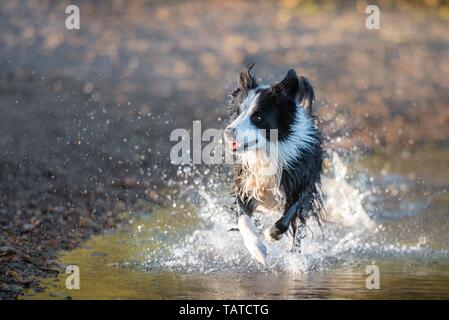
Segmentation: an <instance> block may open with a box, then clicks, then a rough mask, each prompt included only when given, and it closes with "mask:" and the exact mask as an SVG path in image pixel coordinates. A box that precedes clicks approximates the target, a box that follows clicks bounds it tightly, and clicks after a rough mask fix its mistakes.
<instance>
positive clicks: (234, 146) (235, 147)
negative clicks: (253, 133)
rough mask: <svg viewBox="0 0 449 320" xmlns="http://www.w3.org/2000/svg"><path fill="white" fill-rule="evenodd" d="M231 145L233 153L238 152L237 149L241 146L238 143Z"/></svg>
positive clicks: (231, 143)
mask: <svg viewBox="0 0 449 320" xmlns="http://www.w3.org/2000/svg"><path fill="white" fill-rule="evenodd" d="M229 144H230V145H231V150H232V151H235V150H237V148H238V147H239V144H238V143H237V142H230V143H229Z"/></svg>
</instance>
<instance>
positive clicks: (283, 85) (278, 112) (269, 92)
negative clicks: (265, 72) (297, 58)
mask: <svg viewBox="0 0 449 320" xmlns="http://www.w3.org/2000/svg"><path fill="white" fill-rule="evenodd" d="M252 67H253V64H249V65H247V66H246V67H245V68H244V69H243V71H242V72H241V73H240V76H239V87H238V88H237V89H236V90H235V91H234V93H233V94H232V99H231V101H230V105H229V107H230V112H231V117H232V122H231V124H229V125H228V126H227V127H226V129H225V139H226V141H227V142H228V144H229V146H230V148H231V150H232V151H234V152H237V153H242V152H246V151H249V150H254V149H257V148H265V147H266V146H267V145H269V143H270V142H283V141H287V140H288V139H289V137H291V136H292V135H293V134H294V131H295V130H297V129H298V128H297V126H298V118H300V117H307V115H310V113H311V109H312V103H313V100H314V92H313V88H312V86H311V85H310V83H309V82H308V80H307V79H306V78H304V77H299V78H298V76H297V75H296V72H295V71H294V70H292V69H291V70H289V71H288V72H287V75H286V76H285V77H284V79H283V80H282V81H280V82H278V83H275V84H273V85H259V84H258V83H257V81H256V78H255V76H254V74H251V69H252ZM299 125H300V121H299Z"/></svg>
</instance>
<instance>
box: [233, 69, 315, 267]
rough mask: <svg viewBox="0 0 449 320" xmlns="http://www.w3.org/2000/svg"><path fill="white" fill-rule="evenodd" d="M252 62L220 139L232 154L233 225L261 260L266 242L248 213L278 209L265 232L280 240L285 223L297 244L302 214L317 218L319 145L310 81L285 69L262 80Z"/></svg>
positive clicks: (243, 72) (284, 230)
mask: <svg viewBox="0 0 449 320" xmlns="http://www.w3.org/2000/svg"><path fill="white" fill-rule="evenodd" d="M252 67H253V64H249V65H247V66H246V67H245V68H244V70H243V71H242V72H241V74H240V76H239V87H238V88H237V89H236V90H235V91H234V92H233V93H232V95H231V99H230V101H229V105H228V107H229V112H230V116H231V123H230V124H229V125H228V126H227V127H226V129H225V140H226V141H227V143H228V144H229V147H230V148H231V150H232V151H233V153H234V155H235V157H236V159H237V161H236V162H237V164H236V165H235V175H236V176H235V185H234V192H233V195H234V196H235V201H236V209H237V210H236V211H237V213H238V229H239V231H240V233H241V234H242V236H243V240H244V244H245V246H246V247H247V249H248V250H249V251H250V253H251V255H252V256H253V257H254V258H255V259H256V260H258V261H259V262H261V263H263V264H265V257H266V246H265V244H264V242H263V241H262V240H261V239H260V238H259V236H258V233H257V230H256V228H255V226H254V224H253V223H252V221H251V219H250V217H251V216H252V214H253V213H254V212H255V211H256V210H258V211H261V212H264V211H268V212H280V213H282V216H281V217H280V219H279V220H277V222H276V223H275V224H274V226H272V227H271V228H270V229H267V230H266V231H265V236H266V238H267V239H269V240H279V239H280V238H281V237H282V235H283V234H284V233H285V232H286V231H288V230H289V228H290V230H291V232H292V238H293V249H294V248H295V246H296V248H298V245H299V241H300V236H299V232H297V231H298V230H299V229H300V228H301V230H302V228H303V227H304V226H305V223H306V220H307V219H308V218H309V217H314V218H315V219H316V220H317V221H318V224H320V223H321V220H322V212H323V203H322V190H321V175H322V170H323V169H322V167H323V149H322V146H321V142H322V138H321V133H320V131H319V130H318V128H317V124H316V119H315V118H314V116H313V115H312V103H313V102H314V91H313V88H312V86H311V85H310V83H309V81H308V80H307V79H306V78H304V77H299V78H298V76H297V75H296V72H295V71H294V70H289V71H288V73H287V75H286V76H285V78H284V79H283V80H282V81H280V82H278V83H276V84H274V85H271V86H270V85H261V84H258V83H257V81H256V78H255V76H254V74H252V73H251V69H252ZM272 133H274V135H275V137H274V138H273V134H272ZM273 151H275V152H273Z"/></svg>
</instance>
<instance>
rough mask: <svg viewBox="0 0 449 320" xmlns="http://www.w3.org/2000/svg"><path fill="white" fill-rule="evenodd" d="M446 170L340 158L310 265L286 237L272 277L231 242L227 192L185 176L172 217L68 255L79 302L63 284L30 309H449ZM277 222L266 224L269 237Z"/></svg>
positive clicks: (407, 160) (271, 256)
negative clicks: (393, 305)
mask: <svg viewBox="0 0 449 320" xmlns="http://www.w3.org/2000/svg"><path fill="white" fill-rule="evenodd" d="M448 159H449V152H448V151H446V150H443V151H441V150H435V149H432V148H427V149H423V150H421V151H419V152H417V153H415V154H413V155H412V154H408V153H399V154H398V153H396V154H393V155H392V156H391V157H386V156H385V155H378V156H376V155H374V156H369V157H362V158H361V159H357V160H354V159H352V160H342V158H341V157H340V156H338V155H337V154H336V153H332V155H331V158H330V160H329V164H330V165H329V167H328V169H327V173H326V177H325V179H324V189H325V191H326V193H327V199H326V208H327V222H326V224H325V225H324V227H323V228H322V229H320V228H319V227H318V226H317V225H316V224H315V223H313V222H311V223H310V225H309V228H308V229H307V237H306V238H305V239H304V240H303V242H302V254H301V255H300V256H298V255H297V254H293V253H291V252H290V251H289V249H290V246H291V239H290V238H288V237H284V238H283V239H282V240H281V241H279V242H276V243H268V257H267V265H266V266H265V267H264V266H262V265H260V264H259V263H257V262H256V261H254V260H253V259H251V257H250V255H249V253H248V252H247V251H246V249H245V248H244V246H243V243H242V240H241V236H240V234H239V233H238V232H229V231H228V230H229V229H230V228H231V227H233V226H235V222H236V221H235V216H234V215H233V214H232V213H231V212H230V211H229V210H228V209H227V208H226V206H227V205H229V204H230V203H231V199H230V198H229V196H227V194H228V188H229V184H228V183H227V182H224V183H223V182H222V181H220V180H219V177H220V176H218V177H216V178H211V179H209V180H208V182H200V181H199V180H198V179H197V178H198V176H201V175H198V173H197V172H192V169H191V168H183V169H181V170H180V172H179V176H180V179H186V181H185V185H186V187H185V188H184V189H183V190H182V192H181V194H180V195H178V196H177V197H176V198H173V201H172V203H173V205H172V207H171V208H159V209H157V210H155V211H154V212H153V213H151V214H148V213H141V214H140V215H139V218H138V219H136V220H135V221H133V222H132V224H131V227H130V229H129V230H126V231H120V232H117V233H114V234H109V235H103V236H97V237H94V238H92V239H91V240H89V241H88V242H86V244H85V245H84V246H83V247H82V248H80V249H78V250H74V251H71V252H64V253H62V254H61V257H60V262H61V264H63V265H69V264H75V265H78V266H79V268H80V275H81V289H80V290H67V289H65V279H66V277H67V275H66V274H64V273H62V274H60V275H59V276H58V278H57V279H43V280H42V285H43V287H44V288H45V290H44V291H42V292H33V291H30V292H28V293H27V295H26V296H25V297H24V298H26V299H48V298H66V297H69V296H70V297H72V298H75V299H103V298H110V299H179V298H188V299H209V298H212V299H223V298H228V299H244V298H248V299H258V298H268V299H277V298H279V299H302V298H313V299H316V298H337V299H351V298H363V299H370V298H372V299H384V298H394V299H402V298H449V258H448V248H449V236H448V233H447V230H448V221H449V219H448V218H449V214H448V210H447V208H448V204H449V201H448V196H447V192H446V188H447V186H448V181H449V179H448V175H449V174H448V172H447V169H446V167H445V165H444V164H445V163H447V160H448ZM348 164H349V165H348ZM201 174H205V173H204V172H202V173H201ZM222 177H223V176H221V178H222ZM190 178H192V179H193V182H191V181H190V180H189V179H190ZM222 180H223V179H222ZM217 181H220V182H217ZM172 183H173V182H172ZM276 218H277V216H271V217H270V216H268V217H267V216H266V215H262V214H256V220H257V221H258V226H259V227H260V228H261V229H263V228H264V227H267V226H270V225H271V224H272V223H273V221H275V219H276ZM369 265H375V266H377V267H378V268H379V271H380V289H379V290H368V289H367V288H366V279H367V275H366V274H365V271H366V267H367V266H369Z"/></svg>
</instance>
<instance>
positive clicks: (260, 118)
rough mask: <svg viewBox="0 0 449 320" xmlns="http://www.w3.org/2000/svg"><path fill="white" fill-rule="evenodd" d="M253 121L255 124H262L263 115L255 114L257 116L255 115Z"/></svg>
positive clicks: (252, 117)
mask: <svg viewBox="0 0 449 320" xmlns="http://www.w3.org/2000/svg"><path fill="white" fill-rule="evenodd" d="M251 119H252V120H253V121H254V122H261V121H262V119H263V118H262V115H261V114H260V113H255V114H253V115H252V116H251Z"/></svg>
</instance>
